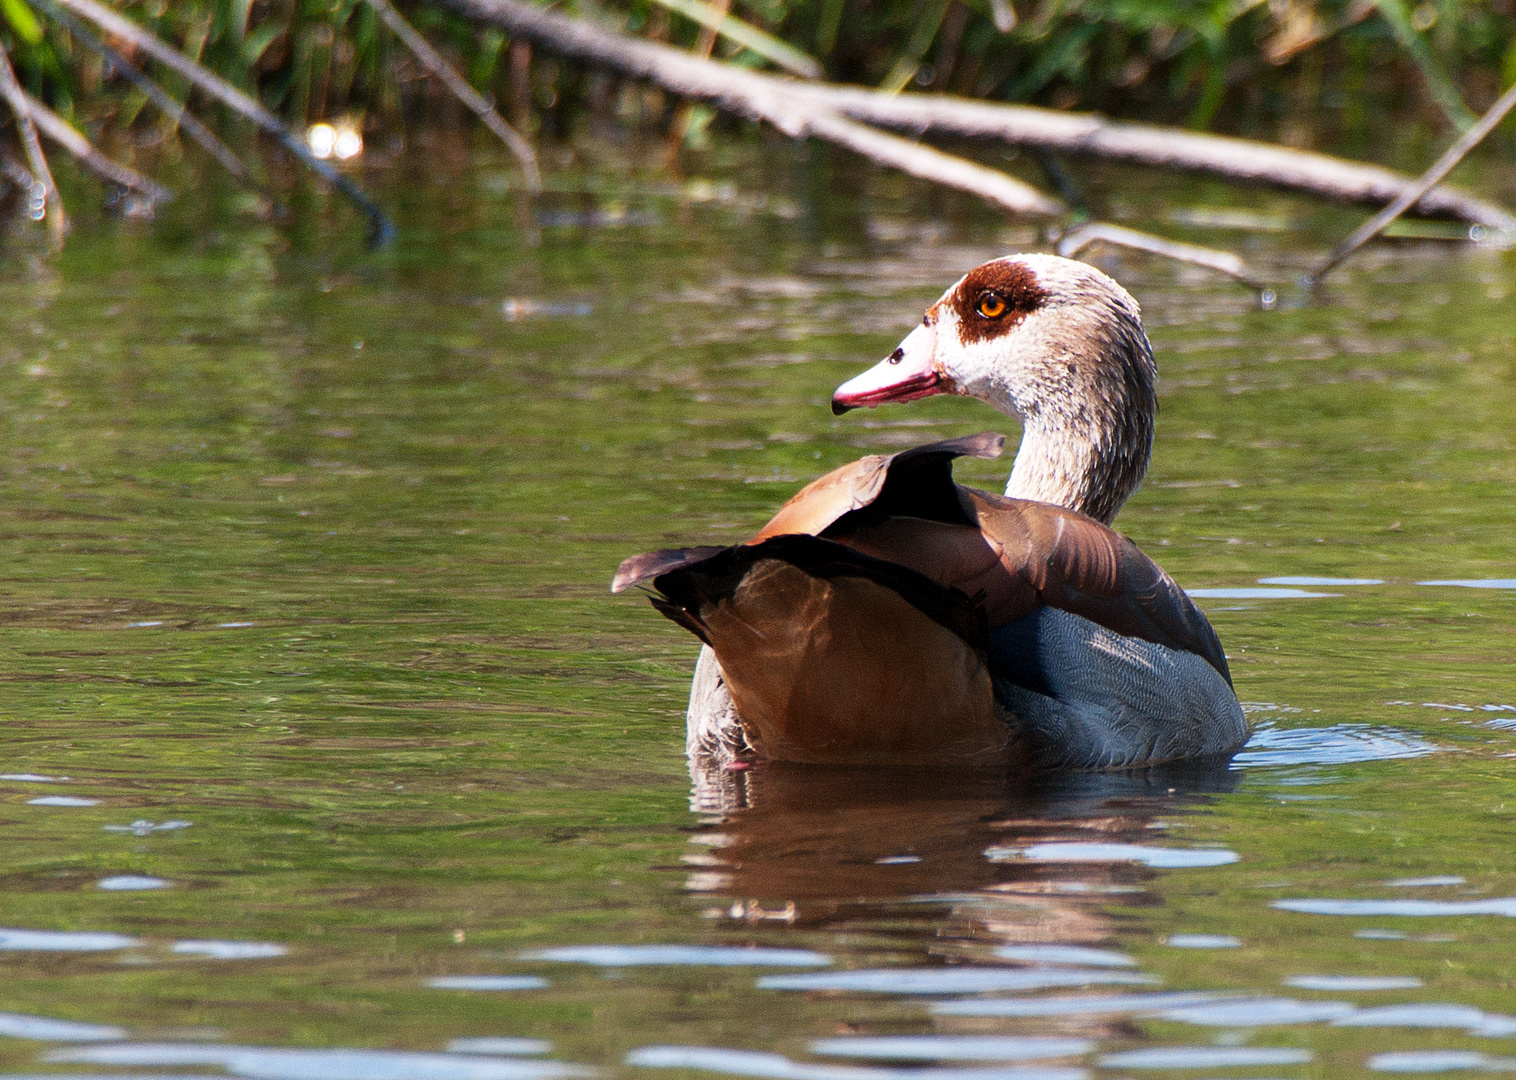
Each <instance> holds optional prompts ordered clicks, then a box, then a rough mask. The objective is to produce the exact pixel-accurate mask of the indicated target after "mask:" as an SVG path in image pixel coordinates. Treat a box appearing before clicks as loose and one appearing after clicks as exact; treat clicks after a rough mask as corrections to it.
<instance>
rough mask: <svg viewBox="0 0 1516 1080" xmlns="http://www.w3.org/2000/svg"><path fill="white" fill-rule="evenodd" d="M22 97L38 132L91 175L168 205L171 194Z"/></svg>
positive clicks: (26, 95)
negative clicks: (77, 160)
mask: <svg viewBox="0 0 1516 1080" xmlns="http://www.w3.org/2000/svg"><path fill="white" fill-rule="evenodd" d="M22 95H23V97H24V99H25V101H26V107H27V109H28V110H30V112H31V117H32V119H33V120H34V121H36V123H37V130H38V131H40V132H42V134H44V135H46V136H47V137H48V138H49V139H51V140H52V141H53V142H55V143H57V144H58V145H59V146H61V147H63V149H65V150H67V151H68V152H69V153H70V154H72V155H74V157H76V158H78V159H79V163H80V164H81V165H83V166H84V167H85V168H86V169H89V170H90V172H92V173H94V174H95V175H96V176H99V177H100V178H101V179H102V180H105V181H107V182H109V183H112V184H115V185H116V186H117V187H123V188H126V189H127V190H129V191H137V192H141V193H142V194H143V195H145V196H146V197H147V198H149V199H151V200H152V201H153V202H155V203H160V202H168V201H169V200H170V199H172V198H173V197H174V193H173V192H172V191H170V190H169V189H168V188H166V187H164V186H163V185H162V184H160V183H158V182H157V181H156V180H150V179H148V178H147V177H145V176H143V175H142V174H141V173H138V172H135V171H133V170H132V169H128V168H127V167H126V166H125V165H122V164H120V163H119V162H115V161H112V160H111V159H110V158H108V157H106V156H105V155H104V154H102V153H101V152H100V151H98V150H96V149H95V148H94V147H93V146H92V145H90V141H89V140H88V139H86V138H85V137H84V136H83V135H81V134H80V133H79V132H78V130H77V129H75V128H74V126H73V125H72V124H70V123H69V122H68V121H67V120H65V119H63V117H61V116H59V115H58V114H57V113H55V112H53V110H52V109H49V108H48V107H47V106H46V105H44V104H42V102H40V101H38V100H37V99H36V98H34V97H32V96H31V95H30V94H28V93H26V91H24V90H23V91H22Z"/></svg>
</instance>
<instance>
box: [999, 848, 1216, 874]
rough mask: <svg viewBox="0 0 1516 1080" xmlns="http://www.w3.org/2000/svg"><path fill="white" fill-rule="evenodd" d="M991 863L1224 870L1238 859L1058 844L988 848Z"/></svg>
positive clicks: (1189, 851) (1200, 852) (1211, 851)
mask: <svg viewBox="0 0 1516 1080" xmlns="http://www.w3.org/2000/svg"><path fill="white" fill-rule="evenodd" d="M984 854H985V857H986V858H988V859H989V860H990V861H991V862H1011V861H1012V860H1015V859H1025V860H1026V861H1028V862H1136V863H1143V864H1144V865H1146V866H1153V867H1159V868H1162V869H1181V868H1192V867H1201V866H1225V865H1227V864H1228V863H1234V862H1236V861H1237V859H1238V855H1237V853H1236V852H1235V851H1227V850H1225V849H1223V848H1166V847H1152V846H1149V845H1146V844H1101V843H1062V844H1056V843H1055V844H1032V845H1031V846H1030V847H1025V848H1014V847H992V848H989V849H987V850H986V851H985V853H984Z"/></svg>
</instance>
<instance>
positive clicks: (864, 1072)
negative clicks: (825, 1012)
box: [626, 1046, 1090, 1080]
mask: <svg viewBox="0 0 1516 1080" xmlns="http://www.w3.org/2000/svg"><path fill="white" fill-rule="evenodd" d="M626 1063H627V1064H628V1065H640V1066H642V1067H643V1068H650V1069H700V1070H703V1071H706V1072H717V1073H726V1074H727V1075H729V1076H761V1077H770V1078H772V1080H1086V1078H1087V1077H1088V1076H1089V1075H1090V1074H1089V1072H1088V1071H1087V1070H1085V1069H1074V1068H1046V1067H1042V1066H1035V1065H1034V1066H1025V1065H1001V1066H996V1067H993V1068H979V1069H973V1068H968V1069H961V1068H960V1069H933V1068H924V1069H923V1068H916V1069H899V1068H877V1067H870V1066H860V1065H813V1064H810V1063H808V1062H799V1061H791V1060H790V1059H789V1058H787V1057H783V1056H781V1055H779V1054H766V1053H762V1052H761V1051H757V1050H729V1049H725V1048H723V1047H716V1046H644V1047H641V1048H640V1049H637V1050H633V1051H632V1052H631V1053H630V1054H628V1055H627V1056H626Z"/></svg>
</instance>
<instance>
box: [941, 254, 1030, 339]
mask: <svg viewBox="0 0 1516 1080" xmlns="http://www.w3.org/2000/svg"><path fill="white" fill-rule="evenodd" d="M1047 298H1048V293H1047V290H1046V289H1044V288H1043V287H1042V286H1041V285H1039V284H1038V282H1037V275H1036V274H1034V273H1033V272H1032V270H1031V268H1030V267H1028V266H1027V265H1026V264H1024V263H1020V262H1016V261H1015V260H1013V259H996V260H995V261H994V262H988V263H985V264H984V265H983V266H980V267H977V268H975V269H974V270H971V271H970V272H969V275H968V276H967V277H965V278H964V279H963V282H962V283H961V284H960V285H959V286H958V288H956V289H954V290H953V295H952V296H951V297H950V298H949V301H948V302H949V303H950V304H951V305H952V306H953V309H954V310H955V311H956V312H957V314H958V337H959V340H961V341H962V342H963V344H965V345H969V344H972V343H974V342H976V341H985V340H987V339H989V338H994V337H999V336H1000V335H1001V334H1005V333H1009V332H1010V330H1011V329H1012V328H1013V327H1015V326H1016V325H1017V324H1019V323H1020V322H1021V321H1022V320H1023V319H1025V318H1026V317H1027V316H1028V315H1030V314H1031V313H1032V312H1034V311H1036V310H1037V309H1038V308H1039V307H1041V306H1042V305H1043V303H1044V301H1046V300H1047Z"/></svg>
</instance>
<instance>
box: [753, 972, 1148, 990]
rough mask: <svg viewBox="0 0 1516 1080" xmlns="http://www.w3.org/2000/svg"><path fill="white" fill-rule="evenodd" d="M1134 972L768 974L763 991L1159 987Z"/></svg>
mask: <svg viewBox="0 0 1516 1080" xmlns="http://www.w3.org/2000/svg"><path fill="white" fill-rule="evenodd" d="M1158 981H1159V980H1158V979H1157V977H1155V976H1152V975H1139V974H1137V973H1136V972H1130V971H1100V970H1076V969H1073V968H1031V969H1028V968H991V967H952V968H872V969H869V968H865V969H860V970H857V971H835V972H833V971H828V972H824V973H817V974H814V975H765V976H764V977H763V978H761V979H759V980H758V986H759V987H760V988H762V989H764V990H843V991H854V992H857V993H865V994H985V993H990V992H992V991H996V990H1042V989H1045V988H1051V987H1055V986H1094V985H1097V984H1101V983H1105V984H1120V985H1130V986H1139V985H1145V984H1151V983H1155V982H1158Z"/></svg>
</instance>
